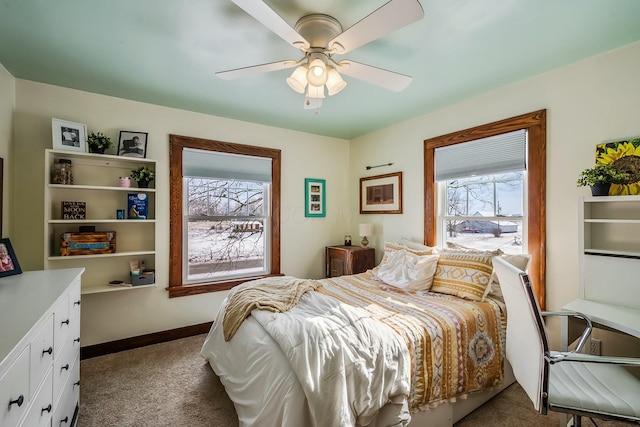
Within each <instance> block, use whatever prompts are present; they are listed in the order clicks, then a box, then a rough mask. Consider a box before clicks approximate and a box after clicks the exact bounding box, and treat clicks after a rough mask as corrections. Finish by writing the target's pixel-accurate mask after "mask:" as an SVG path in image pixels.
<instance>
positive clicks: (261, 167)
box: [182, 148, 271, 182]
mask: <svg viewBox="0 0 640 427" xmlns="http://www.w3.org/2000/svg"><path fill="white" fill-rule="evenodd" d="M182 175H183V176H184V177H190V178H213V179H233V180H238V181H252V182H271V159H270V158H266V157H253V156H243V155H240V154H228V153H220V152H212V151H205V150H197V149H193V148H185V149H183V150H182Z"/></svg>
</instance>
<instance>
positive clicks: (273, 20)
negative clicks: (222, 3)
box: [231, 0, 309, 49]
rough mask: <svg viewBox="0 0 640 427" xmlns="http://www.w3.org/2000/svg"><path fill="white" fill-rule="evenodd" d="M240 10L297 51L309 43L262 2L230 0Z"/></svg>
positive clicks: (306, 46)
mask: <svg viewBox="0 0 640 427" xmlns="http://www.w3.org/2000/svg"><path fill="white" fill-rule="evenodd" d="M231 1H232V2H233V3H235V4H236V5H237V6H238V7H240V8H241V9H242V10H244V11H245V12H247V13H248V14H249V15H251V16H253V17H254V18H255V19H257V20H258V22H260V23H261V24H262V25H264V26H265V27H267V28H268V29H270V30H271V31H273V32H274V33H276V34H277V35H278V36H279V37H280V38H281V39H282V40H284V41H286V42H287V43H289V44H290V45H293V47H296V48H298V49H307V48H308V47H309V42H308V41H307V40H305V38H304V37H302V36H301V35H300V34H298V32H297V31H296V30H294V29H293V28H292V27H291V26H290V25H289V24H287V22H286V21H285V20H284V19H282V17H280V15H278V14H277V13H276V12H275V11H274V10H273V9H271V8H270V7H269V6H267V5H266V4H265V3H264V2H263V1H262V0H231Z"/></svg>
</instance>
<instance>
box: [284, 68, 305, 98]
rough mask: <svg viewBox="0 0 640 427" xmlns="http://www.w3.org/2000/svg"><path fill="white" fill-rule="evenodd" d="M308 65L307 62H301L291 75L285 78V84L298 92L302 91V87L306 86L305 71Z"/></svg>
mask: <svg viewBox="0 0 640 427" xmlns="http://www.w3.org/2000/svg"><path fill="white" fill-rule="evenodd" d="M308 69H309V67H308V66H307V64H303V65H301V66H299V67H298V68H296V69H295V70H294V72H293V73H291V76H289V77H288V78H287V84H288V85H289V87H290V88H291V89H293V90H295V91H296V92H298V93H304V89H305V87H306V86H307V71H308Z"/></svg>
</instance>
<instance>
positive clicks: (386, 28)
mask: <svg viewBox="0 0 640 427" xmlns="http://www.w3.org/2000/svg"><path fill="white" fill-rule="evenodd" d="M234 1H235V0H234ZM423 16H424V11H423V10H422V6H421V5H420V2H419V1H418V0H391V1H389V2H388V3H386V4H385V5H383V6H381V7H380V8H379V9H377V10H376V11H374V12H373V13H371V14H370V15H368V16H366V17H365V18H363V19H362V20H360V21H359V22H357V23H355V24H354V25H352V26H351V27H349V28H348V29H347V30H345V31H344V32H343V33H342V34H339V35H338V36H337V37H335V38H334V39H333V40H331V41H330V42H329V49H335V52H336V53H338V54H341V53H347V52H349V51H352V50H353V49H355V48H358V47H360V46H362V45H365V44H367V43H369V42H371V41H373V40H375V39H377V38H380V37H382V36H384V35H386V34H389V33H391V32H393V31H395V30H398V29H400V28H402V27H405V26H407V25H409V24H411V23H413V22H415V21H419V20H420V19H422V17H423Z"/></svg>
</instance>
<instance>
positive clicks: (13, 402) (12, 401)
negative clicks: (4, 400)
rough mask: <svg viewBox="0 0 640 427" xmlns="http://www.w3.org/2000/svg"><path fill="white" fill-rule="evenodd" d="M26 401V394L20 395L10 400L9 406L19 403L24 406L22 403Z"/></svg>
mask: <svg viewBox="0 0 640 427" xmlns="http://www.w3.org/2000/svg"><path fill="white" fill-rule="evenodd" d="M23 403H24V395H22V394H21V395H20V396H18V398H17V399H16V400H10V401H9V408H11V405H14V404H16V405H18V406H22V404H23Z"/></svg>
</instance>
